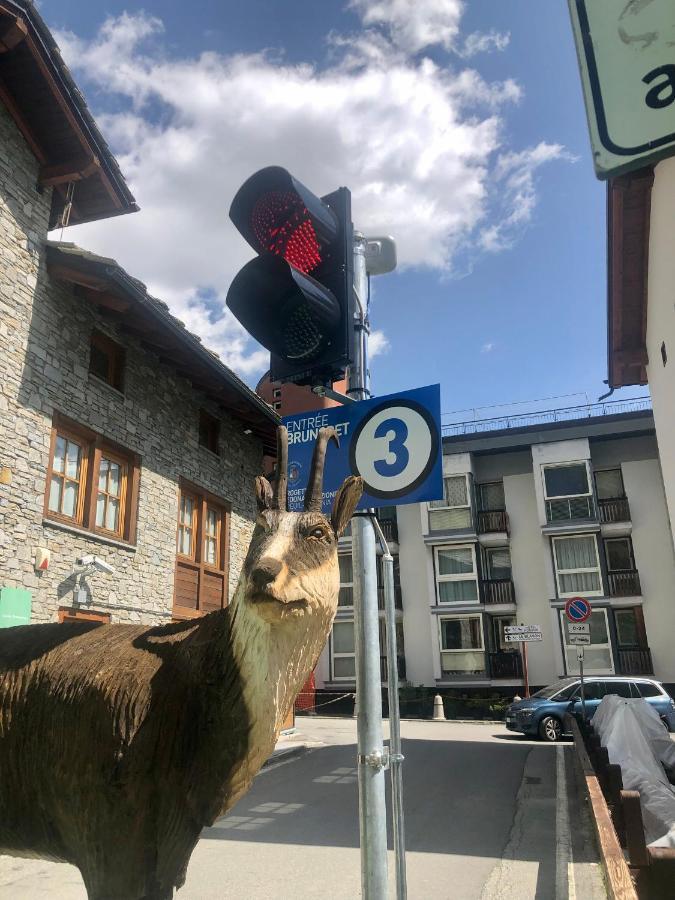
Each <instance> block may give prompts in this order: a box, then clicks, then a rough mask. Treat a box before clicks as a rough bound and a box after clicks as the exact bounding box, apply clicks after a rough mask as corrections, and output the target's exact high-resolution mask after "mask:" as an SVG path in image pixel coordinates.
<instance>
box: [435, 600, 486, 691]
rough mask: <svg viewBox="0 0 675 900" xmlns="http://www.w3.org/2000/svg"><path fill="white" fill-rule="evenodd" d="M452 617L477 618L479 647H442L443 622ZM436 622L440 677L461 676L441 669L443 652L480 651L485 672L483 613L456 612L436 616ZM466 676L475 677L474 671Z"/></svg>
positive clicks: (452, 618)
mask: <svg viewBox="0 0 675 900" xmlns="http://www.w3.org/2000/svg"><path fill="white" fill-rule="evenodd" d="M454 619H478V634H479V635H480V647H468V648H467V647H463V648H452V649H444V647H443V622H445V621H449V620H454ZM437 620H438V624H437V628H438V649H439V654H440V658H439V662H440V665H441V678H461V677H462V675H461V674H457V673H452V672H445V671H444V670H443V654H444V653H482V654H483V673H484V674H486V673H487V660H486V658H485V653H486V649H485V630H484V628H483V613H480V612H478V613H473V612H471V613H457V614H456V615H451V616H445V615H443V616H437ZM466 677H469V678H470V677H476V676H475V674H474V673H467V675H466Z"/></svg>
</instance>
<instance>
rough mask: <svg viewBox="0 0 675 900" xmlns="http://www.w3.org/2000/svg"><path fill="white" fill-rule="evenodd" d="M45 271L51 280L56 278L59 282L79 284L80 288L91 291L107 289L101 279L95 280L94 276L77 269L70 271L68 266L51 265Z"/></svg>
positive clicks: (106, 285) (106, 284) (105, 283)
mask: <svg viewBox="0 0 675 900" xmlns="http://www.w3.org/2000/svg"><path fill="white" fill-rule="evenodd" d="M47 271H48V272H49V274H50V275H51V277H52V278H58V279H59V280H60V281H70V282H71V283H72V284H79V285H80V286H81V287H85V288H88V289H89V290H92V291H106V290H107V289H108V283H107V282H106V281H104V280H103V279H102V278H97V277H96V275H88V274H87V273H86V272H80V271H79V270H78V269H71V268H70V266H62V265H60V264H59V263H51V264H50V265H48V266H47Z"/></svg>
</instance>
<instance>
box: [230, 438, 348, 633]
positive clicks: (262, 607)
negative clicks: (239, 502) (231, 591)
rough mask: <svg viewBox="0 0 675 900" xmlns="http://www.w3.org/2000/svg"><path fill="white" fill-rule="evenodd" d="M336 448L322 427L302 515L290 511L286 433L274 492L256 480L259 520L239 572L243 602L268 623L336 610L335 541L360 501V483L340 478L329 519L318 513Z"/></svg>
mask: <svg viewBox="0 0 675 900" xmlns="http://www.w3.org/2000/svg"><path fill="white" fill-rule="evenodd" d="M331 440H334V441H335V443H336V444H337V443H338V436H337V432H336V431H335V429H334V428H322V429H321V430H320V431H319V436H318V438H317V441H316V445H315V447H314V455H313V457H312V465H311V469H310V473H309V482H308V484H307V490H306V491H305V503H304V506H305V508H304V511H303V512H289V511H288V509H287V506H288V497H287V494H288V476H287V469H288V432H287V431H286V428H285V427H284V426H280V427H279V429H278V431H277V468H276V478H275V481H274V489H272V486H271V485H270V483H269V481H267V479H266V478H263V477H262V476H260V477H258V478H257V479H256V485H255V490H256V500H257V503H258V519H257V522H256V528H255V531H254V533H253V539H252V541H251V546H250V547H249V551H248V554H247V556H246V561H245V562H244V573H245V576H246V581H247V585H246V594H245V600H246V602H247V603H249V604H250V605H251V606H252V607H253V608H254V609H255V610H256V611H257V612H258V614H259V615H260V616H261V618H263V619H264V620H265V621H266V622H269V623H270V624H276V623H279V622H283V621H287V620H291V619H299V618H303V617H305V616H308V615H315V614H317V613H319V614H325V615H326V616H327V617H330V618H332V616H333V614H334V613H335V610H336V608H337V600H338V592H339V589H340V572H339V567H338V557H337V541H338V537H339V535H340V534H341V533H342V532H343V531H344V529H345V528H346V526H347V523H348V522H349V519H350V518H351V515H352V513H353V512H354V509H355V507H356V504H357V503H358V501H359V498H360V497H361V492H362V481H361V479H360V478H355V477H353V476H351V477H349V478H347V479H345V481H344V482H343V484H342V486H341V487H340V489H339V490H338V492H337V494H336V495H335V499H334V501H333V509H332V511H331V515H330V518H328V517H327V516H325V515H324V514H323V512H322V511H321V506H322V486H323V467H324V461H325V458H326V450H327V448H328V443H329V442H330V441H331Z"/></svg>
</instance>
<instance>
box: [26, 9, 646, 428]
mask: <svg viewBox="0 0 675 900" xmlns="http://www.w3.org/2000/svg"><path fill="white" fill-rule="evenodd" d="M400 6H401V5H400V3H399V4H398V5H397V4H395V3H393V2H392V0H352V3H351V6H349V5H348V0H344V2H337V0H320V2H317V0H285V2H272V0H247V2H246V3H240V2H237V3H234V2H229V0H227V2H223V0H193V2H192V3H190V4H188V5H186V4H183V3H175V2H166V0H164V2H161V3H160V2H157V0H148V2H145V3H144V4H143V5H142V6H137V5H136V4H134V3H133V2H131V0H127V2H120V0H106V2H105V3H103V2H101V0H88V2H87V3H84V2H82V0H50V2H49V3H48V4H46V3H45V4H42V6H41V10H42V14H43V16H44V17H45V18H46V20H47V23H48V24H49V26H50V27H51V28H52V29H53V30H55V31H56V32H58V34H57V37H58V39H59V42H60V44H61V46H62V50H63V53H64V56H65V58H66V60H67V61H68V62H69V64H70V65H71V67H72V68H73V70H74V74H75V77H76V79H77V80H78V83H79V84H80V85H81V87H82V88H83V90H84V92H85V95H86V97H87V99H88V101H89V104H90V107H91V109H92V111H93V112H94V114H95V115H96V116H97V118H98V119H99V121H100V124H101V127H102V129H103V131H104V133H105V134H106V135H107V136H108V138H109V141H110V143H111V145H112V147H113V149H114V150H115V152H117V153H118V155H119V158H120V162H121V165H122V167H123V170H124V171H125V173H126V174H127V176H128V178H129V181H130V182H131V185H132V188H133V190H134V191H135V193H136V196H137V199H138V201H139V203H140V205H141V208H142V211H141V212H140V213H138V214H136V215H135V216H129V217H124V219H122V220H118V221H114V222H110V223H102V224H101V225H95V226H84V227H80V228H72V229H69V230H68V232H66V234H65V235H64V237H65V238H66V239H69V240H73V241H76V242H78V243H81V244H83V245H85V246H88V247H90V248H92V249H95V250H98V251H100V252H105V253H107V254H108V255H113V256H115V257H116V258H117V259H118V260H119V262H120V263H122V264H123V265H125V266H126V267H127V268H128V269H129V271H130V272H131V273H132V274H133V275H135V276H137V277H140V278H141V279H143V280H144V281H146V282H147V283H148V285H149V286H150V288H151V289H152V290H153V291H154V292H155V293H157V294H158V295H159V296H162V297H163V298H164V299H166V300H167V301H168V302H169V303H170V305H171V307H172V309H173V310H174V311H175V312H176V314H177V315H179V316H180V317H181V318H182V319H184V320H185V321H186V323H187V324H188V326H189V327H191V328H192V329H193V330H196V331H198V332H200V333H201V334H202V336H203V338H204V340H205V342H206V343H207V344H209V345H210V346H213V347H214V348H215V349H217V350H218V351H219V352H220V353H221V355H222V356H223V357H224V358H225V359H226V361H228V362H229V363H230V364H231V365H233V367H234V368H235V369H237V370H238V371H239V372H240V373H241V374H242V375H243V376H244V377H245V378H246V379H247V380H248V381H249V383H252V384H254V383H255V381H256V380H257V377H258V376H259V375H260V374H261V368H262V367H263V366H264V354H261V353H260V351H259V348H257V347H256V346H254V345H253V344H252V343H251V342H249V341H248V340H247V338H246V336H244V335H242V334H241V332H240V331H238V330H237V328H236V326H235V325H234V324H233V323H232V322H231V320H230V319H229V318H228V316H226V315H224V314H223V304H224V297H225V294H226V291H227V285H228V284H229V280H230V279H231V277H232V275H233V274H234V272H236V270H237V269H238V268H239V266H240V265H241V264H242V263H243V261H244V260H245V259H246V257H247V250H246V248H245V247H244V245H243V242H242V241H241V240H240V238H239V237H238V235H237V234H236V232H234V230H233V229H232V226H231V225H230V223H229V220H228V219H227V209H228V207H229V203H230V200H231V198H232V195H233V193H234V191H235V190H236V187H237V185H238V184H239V183H240V182H241V181H242V180H243V178H244V177H246V176H247V175H248V174H250V173H251V172H252V171H254V170H255V169H257V168H259V167H260V166H261V165H265V164H270V163H275V162H278V163H280V164H282V165H286V166H288V167H289V168H291V169H292V170H293V171H294V174H296V175H297V176H298V177H299V178H300V179H301V180H303V181H304V182H305V183H306V184H307V185H308V186H309V187H310V188H313V189H315V190H316V192H317V193H324V192H327V191H329V190H332V189H333V188H335V187H337V186H338V185H340V184H347V185H348V186H349V187H352V188H353V190H354V209H355V222H356V224H357V225H360V226H362V227H364V228H365V230H371V231H372V230H377V231H382V230H383V229H384V230H389V231H391V233H392V234H393V235H394V237H396V238H397V240H398V241H399V247H400V255H401V260H402V263H403V265H402V267H401V269H400V271H399V272H397V273H396V274H394V275H390V276H384V277H382V278H379V279H377V280H376V283H375V286H374V287H375V291H374V305H373V325H374V328H375V329H376V330H377V331H378V332H380V334H379V335H378V337H377V346H378V348H383V349H384V352H380V353H378V355H377V356H376V357H375V358H374V359H373V361H372V374H373V389H374V391H375V392H376V393H378V394H383V393H389V392H394V391H397V390H402V389H406V388H410V387H416V386H418V385H423V384H428V383H432V382H436V381H440V382H441V386H442V398H443V400H442V403H443V409H444V411H449V410H455V409H464V408H470V407H475V406H488V405H491V404H502V403H509V402H517V401H525V400H530V399H534V398H539V397H547V396H553V395H565V394H572V393H574V392H581V393H582V394H583V393H587V394H588V396H589V398H591V399H595V398H597V396H598V395H600V394H601V393H603V392H604V391H605V390H606V389H605V387H604V385H603V379H604V378H605V377H606V276H605V253H606V247H605V242H606V235H605V185H604V184H603V183H601V182H599V181H597V180H596V179H595V176H594V174H593V171H592V165H591V159H590V151H589V143H588V136H587V131H586V122H585V116H584V110H583V104H582V97H581V89H580V84H579V75H578V71H577V64H576V56H575V51H574V46H573V42H572V37H571V29H570V24H569V19H568V12H567V4H566V2H563V0H555V2H545V3H542V2H541V0H508V2H501V3H496V2H488V0H471V2H469V3H465V4H462V3H461V2H460V0H411V2H410V15H406V16H405V17H403V18H401V17H399V16H398V13H397V9H400ZM413 11H414V14H413ZM106 23H107V24H106ZM637 393H640V391H638V390H635V389H633V390H632V391H631V392H630V395H634V394H637ZM573 402H574V398H569V399H567V400H565V399H561V400H559V401H554V402H552V403H550V404H544V406H553V405H568V404H570V405H571V404H572V403H573Z"/></svg>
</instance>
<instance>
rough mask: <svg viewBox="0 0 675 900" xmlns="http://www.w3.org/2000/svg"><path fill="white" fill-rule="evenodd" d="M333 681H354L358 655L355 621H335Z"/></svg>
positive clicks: (333, 634)
mask: <svg viewBox="0 0 675 900" xmlns="http://www.w3.org/2000/svg"><path fill="white" fill-rule="evenodd" d="M330 648H331V663H332V678H333V681H340V680H342V681H345V680H346V681H354V679H355V678H356V656H355V648H354V623H353V622H352V621H349V622H343V621H337V622H333V631H332V634H331V641H330Z"/></svg>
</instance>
